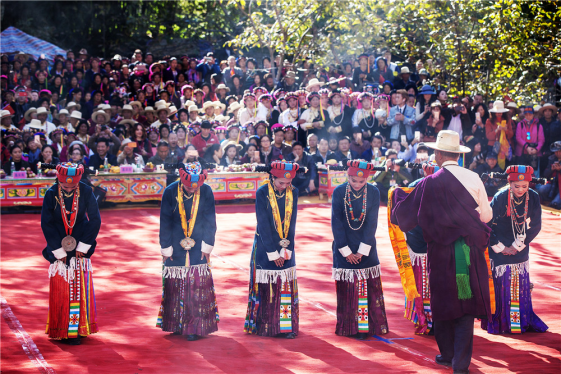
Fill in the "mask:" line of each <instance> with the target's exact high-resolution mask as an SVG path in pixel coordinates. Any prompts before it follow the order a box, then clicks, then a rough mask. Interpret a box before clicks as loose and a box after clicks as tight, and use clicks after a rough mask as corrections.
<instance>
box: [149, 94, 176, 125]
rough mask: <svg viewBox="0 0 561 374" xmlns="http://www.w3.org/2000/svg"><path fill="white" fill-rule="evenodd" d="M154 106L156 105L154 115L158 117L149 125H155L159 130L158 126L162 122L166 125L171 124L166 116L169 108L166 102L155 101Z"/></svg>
mask: <svg viewBox="0 0 561 374" xmlns="http://www.w3.org/2000/svg"><path fill="white" fill-rule="evenodd" d="M155 106H156V116H157V117H158V120H157V121H156V122H154V123H153V124H151V125H150V127H155V128H157V129H158V130H159V129H160V126H161V125H163V124H167V125H170V124H171V121H170V119H169V118H168V116H169V113H170V110H169V107H168V104H167V103H166V102H165V101H164V100H160V101H157V102H156V104H155Z"/></svg>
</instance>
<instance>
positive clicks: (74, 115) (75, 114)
mask: <svg viewBox="0 0 561 374" xmlns="http://www.w3.org/2000/svg"><path fill="white" fill-rule="evenodd" d="M70 118H75V119H82V112H80V111H78V110H75V111H73V112H72V114H71V115H70Z"/></svg>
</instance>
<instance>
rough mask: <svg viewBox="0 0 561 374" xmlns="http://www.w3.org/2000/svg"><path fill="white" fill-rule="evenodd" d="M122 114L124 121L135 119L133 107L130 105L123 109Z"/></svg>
mask: <svg viewBox="0 0 561 374" xmlns="http://www.w3.org/2000/svg"><path fill="white" fill-rule="evenodd" d="M120 112H121V113H120V115H121V117H123V119H133V118H132V116H133V114H134V108H133V107H132V105H130V104H125V105H123V108H121V111H120Z"/></svg>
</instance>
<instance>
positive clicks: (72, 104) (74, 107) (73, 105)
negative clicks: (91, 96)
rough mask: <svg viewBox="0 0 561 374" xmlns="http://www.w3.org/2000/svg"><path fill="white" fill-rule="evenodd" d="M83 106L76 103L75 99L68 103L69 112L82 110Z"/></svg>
mask: <svg viewBox="0 0 561 374" xmlns="http://www.w3.org/2000/svg"><path fill="white" fill-rule="evenodd" d="M81 108H82V106H81V105H80V104H76V103H75V102H74V101H71V102H69V103H68V104H66V110H67V111H68V113H69V114H72V112H74V111H75V110H80V109H81Z"/></svg>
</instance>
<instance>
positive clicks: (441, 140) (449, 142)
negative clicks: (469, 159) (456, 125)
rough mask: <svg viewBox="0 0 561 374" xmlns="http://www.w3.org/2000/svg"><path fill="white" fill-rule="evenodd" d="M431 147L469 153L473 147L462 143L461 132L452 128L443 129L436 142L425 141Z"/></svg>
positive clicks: (445, 150)
mask: <svg viewBox="0 0 561 374" xmlns="http://www.w3.org/2000/svg"><path fill="white" fill-rule="evenodd" d="M425 145H426V146H427V147H429V148H432V149H436V150H438V151H443V152H450V153H468V152H471V148H469V147H465V146H463V145H460V134H458V133H457V132H456V131H452V130H441V131H440V132H439V133H438V136H437V137H436V142H431V143H425Z"/></svg>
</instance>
